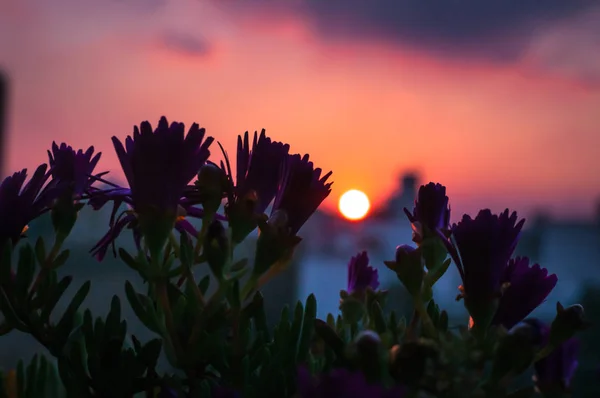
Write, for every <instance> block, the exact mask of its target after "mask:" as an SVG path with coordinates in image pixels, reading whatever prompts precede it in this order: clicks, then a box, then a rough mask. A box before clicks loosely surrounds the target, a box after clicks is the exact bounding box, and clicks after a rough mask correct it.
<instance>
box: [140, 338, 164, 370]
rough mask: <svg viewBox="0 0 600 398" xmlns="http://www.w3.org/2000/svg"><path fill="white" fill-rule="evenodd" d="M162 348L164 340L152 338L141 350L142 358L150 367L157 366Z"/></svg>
mask: <svg viewBox="0 0 600 398" xmlns="http://www.w3.org/2000/svg"><path fill="white" fill-rule="evenodd" d="M161 350H162V340H160V339H153V340H150V341H149V342H148V343H146V344H145V345H144V346H143V347H142V350H141V352H140V358H141V359H142V360H143V361H144V363H145V364H146V365H147V366H148V367H149V368H150V369H153V368H154V367H156V363H157V362H158V357H159V356H160V352H161Z"/></svg>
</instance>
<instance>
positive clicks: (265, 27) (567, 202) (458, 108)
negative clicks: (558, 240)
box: [0, 0, 600, 218]
mask: <svg viewBox="0 0 600 398" xmlns="http://www.w3.org/2000/svg"><path fill="white" fill-rule="evenodd" d="M234 8H235V7H232V6H228V7H224V6H221V5H219V6H217V5H216V3H212V2H200V1H191V0H181V1H178V2H175V1H165V2H163V1H160V0H153V1H150V0H133V1H131V0H129V1H127V0H122V1H110V0H109V1H92V0H82V1H80V0H54V1H52V2H49V1H45V0H44V1H43V0H35V1H31V0H30V1H22V0H2V2H1V3H0V66H2V67H4V68H5V69H6V70H8V72H9V74H10V76H11V79H12V94H13V96H12V98H13V101H12V104H11V110H10V114H9V126H8V127H9V134H10V135H9V140H8V142H7V147H8V151H9V152H8V157H7V159H5V169H6V170H16V169H20V168H22V167H34V166H35V165H36V164H37V163H38V162H40V161H44V160H46V157H45V156H46V155H45V151H46V149H47V148H48V147H49V146H50V144H51V142H52V140H53V139H55V140H57V141H67V142H69V143H70V144H71V145H73V146H76V147H87V146H89V145H92V144H93V145H95V146H96V148H97V149H99V150H101V151H102V152H103V153H104V155H103V158H102V160H101V168H103V169H109V170H114V171H115V173H116V174H117V175H118V174H119V172H118V171H117V170H118V164H117V161H116V156H115V155H114V151H113V149H112V146H111V143H110V137H111V136H112V135H117V136H119V137H124V136H125V135H127V134H130V133H131V132H132V126H133V125H134V124H138V123H139V122H140V121H142V120H149V121H151V122H152V123H153V124H154V123H156V122H157V121H158V119H159V117H160V116H161V115H163V114H164V115H166V116H167V117H168V118H169V119H170V120H180V121H183V122H185V123H186V124H189V123H191V122H194V121H196V122H198V123H199V124H200V125H201V126H203V127H206V129H207V132H208V134H209V135H213V136H214V137H215V138H216V139H218V140H220V141H221V142H222V143H223V144H224V146H225V147H226V148H229V151H230V152H232V151H233V150H234V144H235V139H236V136H237V134H239V133H242V132H244V131H245V130H251V131H252V130H260V129H261V128H263V127H264V128H266V129H267V133H268V134H270V135H271V136H272V137H274V138H275V139H277V140H282V141H286V142H288V143H290V144H291V147H292V151H294V152H301V153H305V152H308V153H310V154H311V157H312V159H313V160H314V162H315V163H316V164H317V165H318V166H320V167H322V168H323V169H326V171H328V170H333V172H334V174H333V179H334V181H335V184H334V186H333V189H334V190H333V193H332V195H331V197H330V198H329V199H328V201H327V203H326V205H325V206H326V207H327V208H329V209H333V208H335V207H336V204H337V200H338V198H339V195H341V194H342V193H343V192H344V191H346V190H348V189H351V188H358V189H361V190H363V191H365V192H366V193H367V194H368V195H369V196H370V197H371V199H372V202H373V204H374V206H377V204H378V203H381V201H382V200H385V198H386V197H387V196H388V195H389V194H390V192H391V191H392V190H393V189H394V188H395V187H396V186H397V173H398V172H400V171H404V170H415V169H416V170H418V171H419V172H421V173H422V177H423V179H424V180H426V181H429V180H434V181H439V182H441V183H443V184H445V185H447V186H448V191H449V194H450V196H451V201H452V207H453V210H454V211H455V215H458V214H459V213H462V212H473V211H475V210H476V209H477V208H478V207H481V206H489V207H492V209H495V210H499V209H500V208H504V207H511V208H516V209H518V210H522V211H524V212H528V211H529V210H530V209H531V208H532V207H534V206H538V205H539V206H541V207H543V208H545V209H548V210H549V211H552V212H554V213H555V214H561V215H569V216H570V215H574V216H583V215H586V214H588V215H589V214H591V213H592V212H593V210H594V206H595V204H596V202H597V199H598V198H599V197H600V160H599V159H598V153H599V150H600V118H599V117H598V115H599V111H600V48H599V47H600V43H599V42H598V41H597V37H600V23H597V21H599V20H600V18H599V15H600V14H599V11H598V10H597V9H596V10H595V9H589V10H586V11H585V12H583V13H579V14H577V15H575V16H571V17H569V18H565V19H564V20H561V21H560V22H554V23H551V24H544V23H539V24H538V25H536V26H535V29H533V28H532V29H533V30H534V33H532V34H531V36H530V37H529V38H528V43H527V46H526V48H527V51H525V52H524V53H523V54H521V55H520V56H519V57H518V59H514V60H510V61H509V62H500V61H496V60H494V59H491V58H485V57H472V56H469V55H460V56H455V57H447V56H442V55H439V54H438V53H435V52H432V51H427V49H421V48H419V47H418V46H415V45H406V46H403V45H401V44H398V43H391V42H389V41H386V40H377V39H372V38H371V39H365V40H357V39H356V38H355V37H354V38H353V39H348V40H343V39H339V38H336V39H335V40H334V39H326V38H323V36H322V35H320V34H318V33H317V30H316V29H315V25H314V24H313V23H311V21H310V20H309V19H307V18H306V16H305V15H303V14H295V13H289V12H286V13H285V12H284V13H281V14H279V13H276V15H277V17H276V18H274V17H273V13H275V11H268V10H266V11H260V12H259V11H256V12H249V11H248V10H246V9H245V8H244V7H242V8H240V9H234ZM594 37H596V39H595V41H594V39H593V38H594ZM217 150H218V147H217V146H214V147H213V153H214V154H216V155H218V154H217ZM426 181H425V182H426ZM453 218H454V217H453Z"/></svg>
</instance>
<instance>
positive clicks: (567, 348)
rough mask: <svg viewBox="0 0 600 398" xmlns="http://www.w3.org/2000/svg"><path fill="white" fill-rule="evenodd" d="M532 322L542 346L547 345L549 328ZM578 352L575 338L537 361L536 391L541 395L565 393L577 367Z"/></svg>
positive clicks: (535, 365)
mask: <svg viewBox="0 0 600 398" xmlns="http://www.w3.org/2000/svg"><path fill="white" fill-rule="evenodd" d="M532 322H533V323H534V324H535V325H536V326H537V327H538V328H539V331H540V333H541V336H542V344H543V345H545V344H547V343H548V340H549V337H550V327H548V326H547V325H545V324H543V323H542V322H540V321H538V320H536V319H534V320H532ZM578 352H579V340H578V339H577V338H576V337H571V338H570V339H568V340H567V341H565V342H564V343H562V344H561V345H560V346H559V347H557V348H555V349H554V351H552V353H551V354H550V355H548V356H547V357H546V358H544V359H541V360H539V361H537V362H536V363H535V364H534V369H535V376H534V381H535V383H536V386H537V387H538V389H539V390H540V391H542V392H543V393H547V392H567V391H568V390H569V386H570V385H571V380H572V379H573V376H574V375H575V371H576V370H577V366H578V365H579V362H578V361H577V354H578Z"/></svg>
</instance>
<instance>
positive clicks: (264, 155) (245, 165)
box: [222, 129, 290, 242]
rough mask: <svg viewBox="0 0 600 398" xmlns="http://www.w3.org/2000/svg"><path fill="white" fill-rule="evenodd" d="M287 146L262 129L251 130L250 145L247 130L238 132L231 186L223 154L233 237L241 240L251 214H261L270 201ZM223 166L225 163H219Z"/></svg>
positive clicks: (251, 224) (251, 221)
mask: <svg viewBox="0 0 600 398" xmlns="http://www.w3.org/2000/svg"><path fill="white" fill-rule="evenodd" d="M289 149H290V146H289V145H288V144H283V143H281V142H276V141H271V138H269V137H267V136H266V133H265V130H264V129H263V130H262V131H261V133H260V136H258V135H257V133H256V132H255V133H254V140H253V141H252V148H250V142H249V137H248V132H246V133H245V134H244V138H243V139H242V136H241V135H240V136H238V146H237V165H236V167H237V170H236V178H235V186H234V187H233V184H234V182H233V175H232V172H231V167H230V165H229V160H228V158H227V156H225V163H226V168H227V174H228V175H229V179H230V182H231V184H232V187H233V189H231V190H230V192H229V194H228V207H227V215H228V217H229V220H230V222H231V224H232V227H233V235H234V236H233V240H234V241H235V242H241V241H242V240H243V239H244V238H245V237H246V236H247V235H248V234H249V233H250V232H252V230H253V229H254V228H256V222H255V221H254V215H255V214H263V213H264V212H265V210H266V209H267V207H268V206H269V205H270V204H271V202H272V201H273V199H274V198H275V195H276V194H277V190H278V189H279V182H280V180H281V176H282V171H283V166H284V164H285V162H286V159H287V156H288V151H289ZM222 168H223V169H225V165H222Z"/></svg>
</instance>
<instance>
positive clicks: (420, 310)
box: [415, 297, 438, 339]
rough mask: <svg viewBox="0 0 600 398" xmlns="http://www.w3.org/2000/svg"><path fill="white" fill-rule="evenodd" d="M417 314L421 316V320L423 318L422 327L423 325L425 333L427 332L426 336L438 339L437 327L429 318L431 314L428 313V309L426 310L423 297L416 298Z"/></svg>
mask: <svg viewBox="0 0 600 398" xmlns="http://www.w3.org/2000/svg"><path fill="white" fill-rule="evenodd" d="M415 312H416V313H417V314H418V315H419V318H421V325H423V331H424V332H425V334H426V335H427V336H428V337H431V338H434V339H437V335H438V333H437V331H436V329H435V325H434V324H433V321H432V320H431V318H430V317H429V314H428V313H427V309H426V308H425V304H424V303H423V300H422V299H421V297H415Z"/></svg>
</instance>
